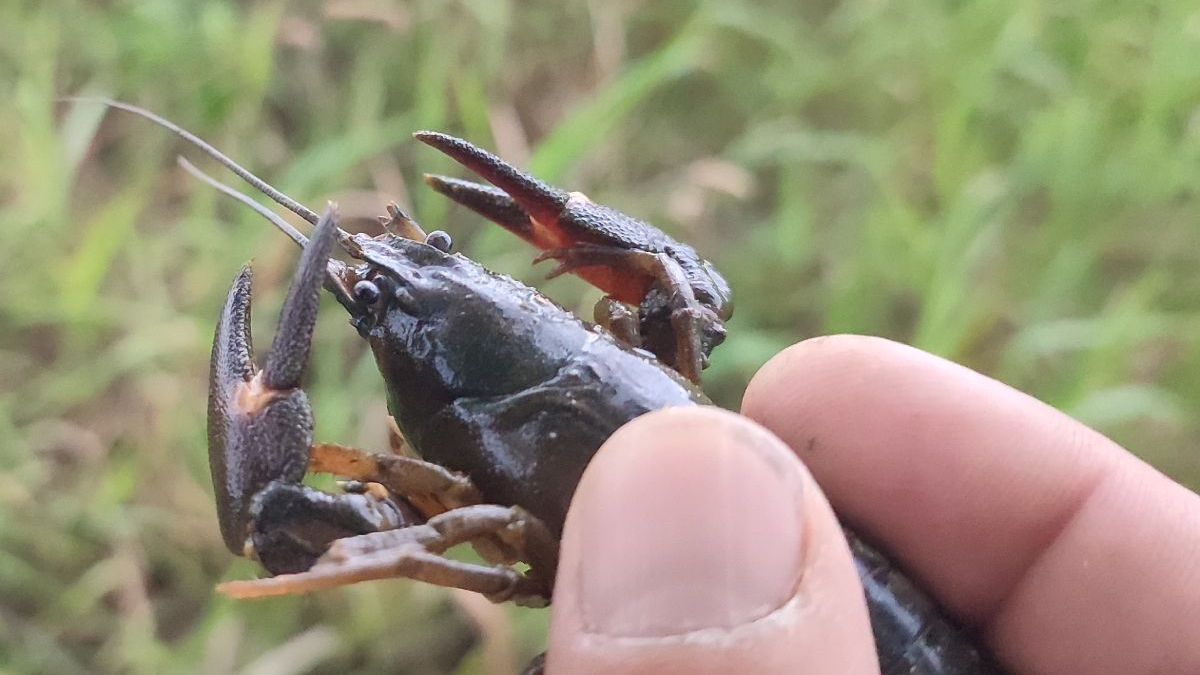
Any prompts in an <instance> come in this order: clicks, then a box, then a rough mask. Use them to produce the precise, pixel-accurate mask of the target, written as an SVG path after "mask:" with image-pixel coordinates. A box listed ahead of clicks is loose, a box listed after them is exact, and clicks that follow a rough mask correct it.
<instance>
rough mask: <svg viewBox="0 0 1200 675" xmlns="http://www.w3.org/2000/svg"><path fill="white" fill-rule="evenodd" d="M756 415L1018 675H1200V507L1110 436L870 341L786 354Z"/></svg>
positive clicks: (763, 383)
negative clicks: (1078, 674)
mask: <svg viewBox="0 0 1200 675" xmlns="http://www.w3.org/2000/svg"><path fill="white" fill-rule="evenodd" d="M743 413H744V414H746V415H747V416H749V417H751V418H753V419H755V420H757V421H758V422H760V423H761V424H763V425H764V426H766V427H767V428H769V429H771V430H772V431H774V432H775V433H776V434H777V435H778V436H779V437H780V438H782V439H783V440H784V441H785V442H787V443H788V444H789V445H790V446H791V447H792V448H793V449H794V450H795V451H796V452H798V453H799V454H800V456H801V458H802V459H803V460H804V462H805V464H806V465H807V466H808V467H809V468H810V470H811V471H812V473H813V475H814V476H815V477H816V479H817V481H818V483H820V484H821V486H822V488H823V489H824V491H825V492H826V494H827V495H828V496H829V499H830V501H831V502H832V503H833V505H834V508H835V509H837V510H838V512H839V514H840V515H841V516H842V517H843V518H844V519H845V520H846V521H847V522H848V524H850V525H852V526H853V527H855V528H856V529H858V530H859V531H860V532H862V533H863V534H865V535H866V536H867V537H868V538H869V539H871V540H874V541H875V542H877V543H879V544H880V545H881V546H882V548H884V549H885V550H888V551H890V552H891V553H892V555H893V556H894V557H895V559H896V560H897V561H899V563H900V564H901V566H902V567H903V568H905V569H906V570H908V571H909V572H910V573H911V574H912V576H914V577H915V578H916V579H917V580H918V581H919V582H921V583H922V584H923V585H924V586H925V587H926V588H927V589H930V591H931V592H932V593H933V595H934V596H935V597H937V598H938V599H939V600H940V601H941V603H942V604H943V605H944V606H946V607H947V608H948V609H949V610H950V611H951V612H952V613H954V614H956V615H957V616H959V617H960V618H961V619H962V620H964V621H965V622H967V623H968V624H971V625H974V626H976V627H978V628H979V629H980V630H981V631H982V632H983V634H984V636H985V638H986V640H987V641H988V642H989V644H990V645H991V647H992V649H993V651H994V653H996V654H997V656H998V657H999V658H1000V659H1001V660H1002V661H1004V662H1005V663H1007V664H1008V665H1009V666H1010V667H1013V669H1014V670H1016V671H1017V672H1020V673H1051V672H1064V673H1065V672H1088V673H1149V672H1155V673H1195V672H1200V562H1198V561H1200V497H1197V495H1196V494H1194V493H1192V492H1189V491H1188V490H1186V489H1185V488H1183V487H1182V486H1180V485H1178V484H1176V483H1174V482H1172V481H1171V480H1169V479H1168V478H1166V477H1165V476H1163V475H1162V474H1160V473H1158V472H1157V471H1155V470H1154V469H1153V468H1151V467H1149V466H1148V465H1146V464H1145V463H1143V462H1141V461H1140V460H1138V459H1136V458H1135V457H1133V456H1132V455H1130V454H1129V453H1127V452H1125V451H1124V450H1122V449H1121V448H1120V447H1118V446H1117V445H1116V444H1114V443H1113V442H1112V441H1110V440H1108V439H1106V438H1104V437H1103V436H1101V435H1100V434H1098V433H1096V432H1094V431H1092V430H1091V429H1088V428H1087V427H1085V426H1083V425H1082V424H1080V423H1078V422H1076V421H1075V420H1072V419H1071V418H1069V417H1067V416H1066V415H1064V414H1062V413H1060V412H1059V411H1057V410H1055V409H1053V408H1051V407H1049V406H1047V405H1045V404H1042V403H1040V402H1038V401H1037V400H1035V399H1033V398H1031V397H1029V396H1027V395H1025V394H1022V393H1020V392H1018V391H1016V390H1014V389H1012V388H1010V387H1008V386H1006V385H1003V384H1001V383H999V382H997V381H995V380H992V379H989V378H987V377H984V376H982V375H979V374H978V373H975V372H974V371H971V370H968V369H966V368H963V367H961V366H958V365H955V364H953V363H950V362H948V361H945V360H942V359H939V358H937V357H934V356H931V355H929V354H926V353H924V352H921V351H918V350H916V349H912V348H909V347H905V346H902V345H899V344H897V343H893V342H890V341H887V340H882V339H877V338H865V337H856V336H837V337H829V338H818V339H815V340H809V341H807V342H803V343H800V344H798V345H795V346H793V347H791V348H790V349H788V350H786V351H785V352H783V353H781V354H780V355H778V356H777V357H776V358H775V359H773V360H772V361H771V362H770V363H768V364H767V365H766V366H764V368H763V369H762V370H761V371H760V372H759V373H758V375H756V376H755V378H754V381H753V382H751V384H750V387H749V388H748V390H747V392H746V397H745V400H744V402H743Z"/></svg>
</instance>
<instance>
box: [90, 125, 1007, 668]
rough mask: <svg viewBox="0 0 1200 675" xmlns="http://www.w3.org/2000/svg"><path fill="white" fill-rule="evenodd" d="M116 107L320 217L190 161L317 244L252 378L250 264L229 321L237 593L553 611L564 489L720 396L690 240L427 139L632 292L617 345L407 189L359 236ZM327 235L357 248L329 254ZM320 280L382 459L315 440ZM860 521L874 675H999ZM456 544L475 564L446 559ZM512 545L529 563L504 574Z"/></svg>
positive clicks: (531, 228) (221, 411)
mask: <svg viewBox="0 0 1200 675" xmlns="http://www.w3.org/2000/svg"><path fill="white" fill-rule="evenodd" d="M107 103H108V104H109V105H112V106H114V107H118V108H121V109H124V110H128V111H131V112H134V113H136V114H139V115H141V116H143V117H146V118H147V119H150V120H152V121H154V122H156V123H158V124H160V125H162V126H165V127H166V128H168V129H171V130H172V131H174V132H175V133H177V134H179V135H180V136H182V137H183V138H185V139H187V140H188V141H189V142H191V143H192V144H194V145H195V146H197V147H199V148H200V149H202V150H203V151H205V152H206V153H208V154H209V155H210V156H212V157H214V158H215V159H217V160H218V161H219V162H220V163H222V164H223V165H224V166H226V167H227V168H229V169H230V170H232V171H233V172H234V173H236V174H237V175H239V176H241V177H242V178H243V179H245V180H246V181H248V182H249V183H250V184H251V185H253V186H255V187H256V188H258V189H260V190H261V191H263V192H264V193H265V194H267V195H268V196H270V197H271V198H272V199H274V200H275V201H276V202H278V203H279V204H281V205H283V206H284V207H286V208H287V209H289V210H290V211H292V212H294V213H296V214H297V215H299V216H301V217H302V218H304V219H305V220H307V221H308V222H310V223H312V224H314V225H315V228H314V229H313V231H312V233H311V235H310V236H309V237H305V236H304V235H303V234H301V233H300V232H298V231H296V230H295V229H294V228H292V227H291V226H290V225H288V224H287V223H286V222H285V221H283V220H282V219H281V218H279V217H278V216H277V215H275V214H274V213H273V212H271V211H269V210H267V209H266V208H265V207H262V206H261V205H259V204H257V203H256V202H254V201H252V200H250V199H249V198H248V197H245V196H244V195H241V194H240V193H237V192H235V191H234V190H232V189H231V188H229V187H227V186H225V185H223V184H221V183H218V182H216V181H215V180H213V179H211V178H209V177H207V176H205V175H204V174H201V173H200V172H199V171H198V170H196V169H194V168H193V167H191V166H190V165H187V164H186V163H185V166H186V167H187V168H188V169H189V170H191V171H192V172H193V173H194V174H196V175H197V176H199V177H201V178H202V179H203V180H205V181H207V182H209V183H210V184H212V185H214V186H215V187H216V188H217V189H219V190H221V191H222V192H225V193H226V194H229V195H230V196H232V197H234V198H236V199H239V200H241V201H242V202H243V203H245V204H247V205H249V206H251V207H252V208H255V209H256V210H258V211H259V212H260V213H261V214H262V215H264V217H266V218H268V219H269V220H271V222H273V223H274V224H275V225H276V226H277V227H278V228H279V229H281V230H283V231H284V232H285V233H287V234H288V235H289V236H290V237H292V239H293V240H294V241H296V242H297V243H298V244H300V245H301V246H302V247H303V248H304V253H303V255H302V256H301V259H300V262H299V265H298V269H297V271H296V275H295V278H294V280H293V282H292V286H291V289H290V291H289V293H288V298H287V300H286V302H285V304H284V309H283V315H282V318H281V320H280V322H279V326H278V328H277V329H276V336H275V341H274V345H273V346H272V348H271V350H270V352H269V354H268V355H267V358H266V362H265V366H264V367H263V369H262V370H261V371H260V370H258V369H257V368H256V367H255V366H254V364H253V361H252V354H251V349H250V337H249V336H250V332H249V321H250V319H249V312H250V273H249V270H248V269H243V270H242V272H241V273H239V274H238V276H237V277H236V279H235V281H234V284H233V288H232V290H231V291H230V294H229V298H228V300H227V302H226V304H225V307H224V309H223V311H222V314H221V319H220V321H219V322H218V327H217V333H216V340H215V344H214V347H213V361H212V378H211V382H210V404H209V452H210V458H211V465H212V469H213V481H214V489H215V493H216V499H217V511H218V515H219V519H220V524H221V532H222V535H223V537H224V539H225V543H226V544H227V545H228V546H229V548H230V550H231V551H233V552H234V553H237V554H248V555H251V556H254V557H256V558H257V559H258V560H260V561H261V562H262V563H263V565H264V566H265V567H266V568H267V570H268V571H269V572H271V573H272V574H274V575H276V576H272V577H269V578H263V579H257V580H251V581H235V582H230V583H226V584H222V585H221V587H220V590H221V591H222V592H224V593H226V594H229V595H231V596H234V597H240V598H254V597H264V596H270V595H280V594H292V593H304V592H309V591H313V590H316V589H320V588H327V587H331V586H337V585H342V584H348V583H354V582H359V581H364V580H368V579H381V578H390V577H407V578H412V579H418V580H423V581H427V582H430V583H435V584H439V585H443V586H452V587H458V588H463V589H467V590H471V591H475V592H479V593H482V594H485V595H486V596H487V597H489V598H491V599H493V600H495V601H503V600H514V601H516V602H519V603H524V604H531V605H539V604H544V603H546V602H548V601H549V600H550V598H551V596H552V594H553V590H554V589H553V581H554V576H555V572H556V568H557V565H558V540H559V537H560V536H561V534H562V527H563V522H564V519H565V516H566V512H567V508H568V505H569V504H570V501H571V497H572V495H573V493H574V491H575V487H576V485H577V483H578V481H579V478H580V476H581V474H582V473H583V470H584V468H585V467H586V466H587V464H588V462H589V461H590V460H591V458H592V456H593V455H594V454H595V452H596V451H597V450H598V449H599V447H600V446H601V445H602V444H603V443H604V441H605V440H606V439H608V437H609V436H610V435H612V434H613V433H614V432H615V431H616V430H617V429H618V428H619V427H621V426H622V425H624V424H625V423H627V422H629V421H630V420H632V419H634V418H636V417H638V416H640V415H642V414H645V413H647V412H649V411H652V410H658V409H662V408H666V407H671V406H691V405H703V404H708V403H709V401H708V399H707V398H706V397H705V395H704V394H703V393H702V392H701V391H700V389H699V388H697V386H696V384H695V382H694V380H695V379H696V378H698V376H699V371H700V368H701V366H702V364H703V361H704V358H705V355H706V354H707V351H708V350H710V349H711V348H712V347H714V346H715V345H716V344H718V343H719V342H720V337H721V336H723V335H724V329H723V328H722V322H723V321H724V320H725V319H726V318H728V316H729V313H730V311H731V307H732V305H731V304H730V294H729V289H728V286H727V285H726V284H725V283H724V281H723V280H722V279H721V278H720V275H718V274H717V273H716V272H715V270H713V269H712V267H711V265H709V264H708V263H707V262H705V261H703V260H702V259H701V258H700V257H699V256H698V255H697V254H696V253H695V251H693V250H691V249H690V248H687V247H683V246H682V245H680V244H678V243H676V242H673V241H672V240H670V239H669V238H667V237H666V235H664V234H662V233H661V232H660V231H658V230H656V229H653V228H651V227H650V226H649V225H646V224H644V223H641V221H637V220H634V219H632V218H629V217H628V216H623V215H622V214H619V213H618V212H616V211H612V210H611V209H607V208H605V207H599V206H597V205H594V204H591V202H589V201H586V200H585V199H584V198H582V197H580V196H576V195H572V194H569V193H565V192H561V191H558V190H557V189H555V188H551V187H548V186H546V185H544V184H542V183H541V182H540V181H537V180H536V179H534V178H532V177H530V176H528V175H526V174H524V173H521V172H519V171H517V170H516V169H514V168H513V167H511V166H509V165H507V164H505V163H504V162H502V161H501V160H499V159H498V158H496V157H494V156H493V155H490V154H489V153H486V152H484V151H482V150H479V149H478V148H475V147H474V146H472V145H470V144H468V143H466V142H465V141H461V140H459V139H455V138H453V137H450V136H445V135H441V134H430V133H422V134H420V135H419V136H418V138H420V139H421V140H423V141H425V142H426V143H429V144H431V145H434V146H435V147H437V148H438V149H440V150H442V151H444V152H447V153H448V154H450V155H451V156H452V157H455V158H456V159H458V160H459V161H460V162H463V163H464V164H466V165H467V166H468V167H469V168H471V169H473V170H475V171H476V172H478V173H480V174H481V175H483V176H484V178H485V179H487V180H488V181H490V182H492V183H493V184H494V185H496V186H497V187H496V188H492V187H488V186H484V185H480V184H475V183H469V182H466V181H458V180H456V179H450V178H442V177H434V178H430V179H429V182H430V184H431V185H433V186H434V187H435V188H437V189H438V190H439V191H440V192H442V193H443V194H447V195H449V196H451V197H452V198H453V199H455V201H458V202H460V203H463V204H465V205H467V206H469V207H471V208H472V209H474V210H476V211H478V212H480V213H482V214H484V215H486V216H487V217H489V218H490V219H492V220H494V221H496V222H498V223H500V224H501V225H503V226H505V227H506V228H508V229H510V230H512V231H514V232H516V233H517V234H518V235H520V236H522V237H523V238H525V239H527V240H529V241H531V242H533V243H534V244H535V245H537V246H539V247H541V248H543V249H544V250H545V251H546V253H545V255H546V256H548V257H553V258H556V259H558V260H559V262H560V263H561V264H562V265H565V269H568V270H572V271H577V272H579V274H580V275H581V276H583V277H584V278H586V279H588V280H589V281H592V282H593V283H595V284H596V285H597V286H599V287H600V288H601V289H603V290H605V291H606V292H608V293H610V295H612V296H613V297H614V298H615V299H616V300H618V301H621V302H625V303H628V304H630V305H634V306H636V307H637V308H638V310H639V311H640V312H641V316H640V317H638V318H637V319H636V320H635V321H634V323H636V324H637V326H636V327H637V328H638V329H640V332H641V334H642V337H641V338H636V339H631V338H630V337H629V336H630V334H631V333H627V334H626V335H625V337H624V339H622V338H618V337H616V336H614V335H613V334H612V333H611V332H610V331H608V330H606V329H604V328H601V327H597V326H593V325H590V324H588V323H585V322H584V321H582V320H580V319H579V318H578V317H576V316H574V315H573V314H571V313H570V312H567V311H566V310H564V309H562V308H561V307H559V306H558V305H556V304H554V303H553V302H551V301H550V300H548V299H547V298H545V297H544V296H542V295H541V294H540V293H538V292H537V291H535V290H534V289H532V288H529V287H528V286H525V285H523V284H521V283H519V282H517V281H515V280H513V279H511V278H509V277H505V276H500V275H497V274H494V273H492V272H490V271H488V270H486V269H485V268H483V267H482V266H481V265H479V264H478V263H476V262H475V261H473V260H471V259H469V258H467V257H465V256H463V255H462V254H459V253H454V252H452V242H451V241H450V239H449V237H448V236H447V235H445V234H444V233H441V232H433V233H430V234H428V235H427V234H425V233H424V231H422V230H421V228H420V227H419V226H418V225H417V223H416V222H415V221H414V220H413V219H412V218H410V217H409V216H408V215H407V214H406V213H404V212H403V211H402V210H401V209H400V208H399V207H398V206H396V205H391V206H389V208H388V215H387V216H384V217H383V218H382V223H383V225H384V230H385V231H384V232H383V233H382V234H380V235H378V236H374V237H372V236H368V235H366V234H353V235H351V234H348V233H346V232H344V231H342V230H341V229H339V228H338V226H337V221H338V218H337V211H336V209H334V208H332V207H330V208H329V209H327V210H326V211H325V213H324V214H323V215H318V214H317V213H315V212H314V211H311V210H309V209H307V208H305V207H304V206H302V205H300V204H299V203H297V202H296V201H294V200H292V199H290V198H289V197H287V196H286V195H283V194H282V193H280V192H279V191H277V190H275V189H274V188H272V187H271V186H269V185H267V184H266V183H265V182H264V181H262V180H261V179H259V178H258V177H256V176H254V175H253V174H251V173H250V172H249V171H247V170H246V169H244V168H242V167H240V166H238V165H237V164H235V163H234V162H233V161H232V160H230V159H229V158H228V157H226V156H225V155H223V154H221V153H220V152H219V151H217V150H216V149H215V148H213V147H212V146H210V145H208V144H207V143H205V142H204V141H202V140H200V139H199V138H197V137H195V136H194V135H192V134H190V133H188V132H187V131H184V130H183V129H180V128H179V127H177V126H175V125H174V124H172V123H171V122H169V121H167V120H164V119H162V118H161V117H158V116H156V115H153V114H152V113H149V112H147V111H144V110H141V109H140V108H136V107H134V106H129V105H127V104H122V103H116V102H107ZM335 247H337V248H340V249H341V251H342V252H344V254H345V255H346V256H347V257H348V258H350V259H351V260H352V262H351V263H349V264H348V263H344V262H341V261H339V260H337V259H334V258H332V257H331V252H332V251H333V249H334V248H335ZM321 287H324V288H325V289H326V290H327V291H328V292H330V293H331V294H332V295H333V296H334V297H335V298H336V299H337V301H338V302H339V303H340V304H341V305H342V306H343V307H344V308H345V310H346V311H347V312H348V314H349V316H350V322H351V324H352V325H353V326H354V327H355V328H356V329H357V331H358V333H359V334H360V335H361V336H362V337H363V338H364V339H365V340H366V341H367V343H368V344H369V346H370V349H371V351H372V353H373V355H374V358H375V362H376V364H377V366H378V368H379V372H380V374H381V376H382V377H383V380H384V384H385V387H386V391H387V406H388V411H389V413H390V414H391V417H392V418H393V420H394V421H395V426H396V427H397V429H398V435H400V436H402V437H403V440H404V442H403V443H400V442H397V443H395V445H396V451H394V452H392V453H383V454H376V453H370V452H365V451H362V450H356V449H354V448H348V447H344V446H339V445H333V444H323V443H314V442H313V439H312V413H311V410H310V409H309V405H308V402H307V399H306V398H305V396H304V393H303V391H302V390H301V389H300V381H301V379H302V373H303V370H304V366H305V363H306V361H307V358H308V351H309V344H310V342H311V337H312V331H313V325H314V318H315V315H316V312H317V299H318V298H317V296H318V294H319V289H320V288H321ZM608 316H609V318H610V319H611V318H612V317H613V315H611V314H610V315H608ZM635 337H636V336H635ZM631 342H632V344H631ZM636 344H641V346H643V347H644V348H645V349H638V348H636V347H635V345H636ZM655 354H658V356H660V357H662V359H663V360H660V358H657V357H656V356H655ZM664 360H665V362H666V363H673V364H675V365H676V366H677V367H678V370H677V369H675V368H671V367H668V366H666V365H664ZM681 372H682V374H681ZM306 472H326V473H332V474H336V475H339V476H342V477H344V478H347V479H349V480H350V481H351V483H350V484H349V487H348V488H347V489H346V490H345V491H344V493H340V494H327V493H323V492H319V491H317V490H313V489H310V488H307V487H305V486H303V485H301V483H300V480H301V478H302V477H303V476H304V474H305V473H306ZM846 535H847V537H848V539H849V540H850V543H851V550H852V552H853V553H854V556H855V560H856V562H857V564H858V567H859V575H860V578H861V579H862V581H863V585H864V587H865V588H866V597H867V603H868V606H869V609H870V612H871V620H872V626H873V629H874V631H875V635H876V646H877V650H878V654H879V660H880V664H881V666H882V668H883V672H884V673H887V674H889V675H891V674H899V673H913V674H923V675H985V674H987V673H995V672H998V671H997V670H995V669H994V667H992V666H990V665H989V664H988V663H987V661H986V659H985V657H983V656H982V655H981V654H980V652H979V651H978V650H976V648H975V647H974V646H973V645H972V644H971V642H970V640H969V639H968V636H967V635H966V634H965V633H964V632H963V631H962V630H961V629H959V628H958V627H956V626H955V625H954V624H953V623H952V622H951V621H950V620H949V619H947V618H945V617H944V616H943V615H942V614H941V612H940V610H939V609H938V608H937V607H936V606H935V605H934V604H933V603H932V601H930V600H929V599H928V598H927V597H926V596H925V595H924V594H923V593H921V592H920V591H919V590H918V589H917V588H916V586H915V585H913V584H912V582H910V581H908V580H907V579H906V578H905V577H904V576H903V575H902V574H901V573H900V572H899V571H897V570H896V568H895V567H894V566H893V565H892V564H891V562H890V561H888V560H887V558H885V557H884V556H882V555H881V554H880V553H878V552H876V551H874V550H873V549H871V548H870V547H868V546H867V545H866V544H864V543H863V542H861V541H860V540H859V539H858V537H856V536H855V535H854V534H853V533H852V532H849V531H847V532H846ZM462 543H470V544H472V545H473V546H474V547H475V548H476V549H477V550H478V551H479V553H480V554H481V556H482V557H483V558H484V560H485V564H467V563H462V562H457V561H452V560H450V559H448V558H445V557H443V555H442V553H444V552H445V551H446V550H447V549H448V548H450V547H452V546H455V545H458V544H462ZM516 562H523V563H526V564H527V565H528V571H526V572H519V571H517V570H516V569H514V568H513V567H512V566H511V565H512V564H513V563H516Z"/></svg>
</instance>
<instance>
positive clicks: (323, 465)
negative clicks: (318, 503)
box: [308, 443, 483, 518]
mask: <svg viewBox="0 0 1200 675" xmlns="http://www.w3.org/2000/svg"><path fill="white" fill-rule="evenodd" d="M308 470H309V471H311V472H314V473H331V474H333V475H335V476H340V477H342V478H349V479H351V480H357V481H363V482H371V483H379V484H380V485H382V486H384V487H385V488H387V490H388V491H389V492H390V493H392V494H394V495H402V496H403V497H404V499H405V500H406V501H408V502H409V503H411V504H412V505H413V506H415V507H416V508H417V510H419V511H420V512H421V513H422V514H424V515H425V517H426V518H430V517H432V516H435V515H438V514H440V513H444V512H446V511H449V510H452V509H456V508H461V507H463V506H473V505H475V504H479V503H481V502H482V501H483V498H482V497H481V496H480V494H479V489H478V488H476V487H475V485H474V484H473V483H472V482H471V480H470V479H469V478H467V477H466V476H464V475H462V474H459V473H455V472H453V471H450V470H449V469H446V468H444V467H442V466H439V465H437V464H433V463H431V462H426V461H423V460H420V459H416V458H413V457H405V456H403V455H394V454H393V455H380V454H375V453H371V452H367V451H365V450H359V449H358V448H352V447H349V446H345V445H338V444H336V443H317V444H315V445H313V446H312V453H311V455H310V456H309V462H308Z"/></svg>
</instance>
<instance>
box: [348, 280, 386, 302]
mask: <svg viewBox="0 0 1200 675" xmlns="http://www.w3.org/2000/svg"><path fill="white" fill-rule="evenodd" d="M379 296H380V293H379V286H377V285H375V282H374V281H369V280H367V279H363V280H362V281H360V282H358V283H357V284H354V299H355V300H357V301H359V302H361V303H362V304H364V305H373V304H375V303H377V302H379Z"/></svg>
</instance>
